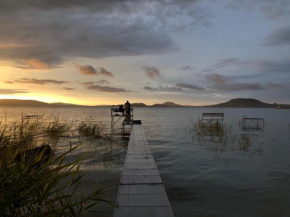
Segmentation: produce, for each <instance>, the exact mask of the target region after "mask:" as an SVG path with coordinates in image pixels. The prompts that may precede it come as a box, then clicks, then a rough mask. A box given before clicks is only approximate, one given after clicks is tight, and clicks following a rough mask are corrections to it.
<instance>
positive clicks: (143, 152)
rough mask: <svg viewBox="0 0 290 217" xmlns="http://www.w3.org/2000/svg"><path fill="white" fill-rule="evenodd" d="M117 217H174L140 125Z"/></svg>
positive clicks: (128, 158) (129, 152)
mask: <svg viewBox="0 0 290 217" xmlns="http://www.w3.org/2000/svg"><path fill="white" fill-rule="evenodd" d="M114 216H115V217H148V216H149V217H174V215H173V212H172V209H171V206H170V203H169V200H168V198H167V194H166V192H165V189H164V186H163V183H162V180H161V177H160V175H159V171H158V169H157V167H156V164H155V161H154V158H153V155H152V153H151V151H150V149H149V145H148V142H147V140H146V138H145V134H144V132H143V127H142V125H141V123H140V124H134V123H133V125H132V131H131V135H130V140H129V145H128V150H127V155H126V159H125V163H124V169H123V172H122V177H121V181H120V186H119V192H118V198H117V208H116V209H115V214H114Z"/></svg>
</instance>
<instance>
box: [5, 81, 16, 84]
mask: <svg viewBox="0 0 290 217" xmlns="http://www.w3.org/2000/svg"><path fill="white" fill-rule="evenodd" d="M3 82H4V83H6V84H15V82H14V81H3Z"/></svg>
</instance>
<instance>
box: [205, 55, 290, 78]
mask: <svg viewBox="0 0 290 217" xmlns="http://www.w3.org/2000/svg"><path fill="white" fill-rule="evenodd" d="M226 67H235V68H236V69H243V70H245V69H246V70H247V71H252V72H255V73H289V72H290V60H288V59H286V60H240V59H237V58H232V59H223V60H220V61H219V62H218V63H216V64H214V65H212V66H211V67H210V68H208V69H204V70H203V71H202V72H213V71H216V70H220V69H224V68H226ZM214 74H215V73H214Z"/></svg>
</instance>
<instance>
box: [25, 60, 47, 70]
mask: <svg viewBox="0 0 290 217" xmlns="http://www.w3.org/2000/svg"><path fill="white" fill-rule="evenodd" d="M22 62H23V63H24V66H23V67H21V68H26V69H48V68H49V66H48V65H47V64H46V63H45V62H43V61H41V60H38V59H23V60H22Z"/></svg>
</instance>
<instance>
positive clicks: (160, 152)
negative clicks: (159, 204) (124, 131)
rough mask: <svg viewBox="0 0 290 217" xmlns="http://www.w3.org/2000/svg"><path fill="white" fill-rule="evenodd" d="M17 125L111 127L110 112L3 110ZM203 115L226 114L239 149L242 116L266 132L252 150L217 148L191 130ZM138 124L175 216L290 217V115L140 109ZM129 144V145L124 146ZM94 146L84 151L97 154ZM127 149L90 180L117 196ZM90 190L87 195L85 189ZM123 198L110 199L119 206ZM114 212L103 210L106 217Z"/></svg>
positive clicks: (93, 167)
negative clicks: (56, 120)
mask: <svg viewBox="0 0 290 217" xmlns="http://www.w3.org/2000/svg"><path fill="white" fill-rule="evenodd" d="M4 110H6V113H7V117H8V119H9V120H12V119H13V118H15V117H16V116H18V117H19V116H21V113H22V112H23V113H26V114H35V113H38V114H41V113H43V114H45V115H46V116H49V115H51V114H54V115H59V116H60V117H62V118H65V119H66V120H76V119H78V120H83V119H86V118H88V117H90V116H92V117H93V118H94V119H97V120H99V121H100V122H102V123H104V124H105V125H106V126H107V127H108V129H109V127H110V121H111V117H110V108H41V107H31V108H25V107H23V108H22V107H21V108H20V107H6V108H5V107H1V108H0V114H4ZM203 112H222V113H224V114H225V120H224V122H225V123H226V124H227V125H228V126H232V129H233V136H236V140H235V141H236V143H237V144H238V142H239V141H241V135H243V132H242V131H241V130H240V129H239V126H238V125H239V119H240V117H242V116H244V115H246V116H247V117H256V118H258V117H259V118H264V120H265V123H266V126H265V130H264V131H263V132H254V133H248V134H247V135H248V136H249V138H250V141H251V144H250V147H249V149H247V150H240V149H239V148H238V146H236V147H235V148H230V147H228V146H226V147H224V148H223V149H219V148H218V149H217V148H216V144H215V143H213V142H210V141H209V142H206V141H204V140H203V138H201V137H199V136H198V135H196V134H195V133H194V132H192V120H195V121H196V120H197V119H198V118H199V117H200V116H201V115H202V113H203ZM134 119H140V120H142V123H143V126H144V130H145V133H146V137H147V139H148V141H149V144H150V147H151V150H152V152H153V154H154V157H155V161H156V163H157V166H158V169H159V171H160V175H161V177H162V179H163V182H164V185H165V188H166V191H167V194H168V196H169V200H170V202H171V206H172V208H173V212H174V214H175V216H190V217H191V216H202V217H215V216H216V217H232V216H235V217H239V216H241V217H242V216H243V217H244V216H250V217H251V216H253V217H260V216H261V217H273V216H278V217H279V216H281V217H289V216H290V143H289V142H290V133H289V124H290V110H277V109H240V108H135V109H134ZM121 144H122V145H123V146H124V145H126V142H124V141H123V142H121ZM93 148H94V147H93V144H91V145H89V146H87V147H85V148H84V149H85V150H83V151H86V152H90V151H91V150H92V149H93ZM125 154H126V150H125V149H124V147H123V148H119V149H116V150H115V152H114V156H115V157H116V156H117V158H114V159H113V161H112V162H110V163H109V165H104V163H103V162H102V160H100V159H99V160H96V159H95V160H88V161H87V162H86V165H85V167H84V170H85V171H86V172H87V174H88V175H87V177H86V179H87V181H92V180H94V181H96V180H100V181H103V182H106V183H110V185H111V186H113V188H114V189H115V190H117V189H118V183H119V180H120V176H121V171H122V166H123V162H124V157H125ZM86 190H89V189H84V191H86ZM115 197H116V192H115V193H113V194H112V195H111V198H112V200H114V199H115ZM112 213H113V211H112V210H111V211H108V210H106V209H104V211H103V213H102V215H103V216H112Z"/></svg>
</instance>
